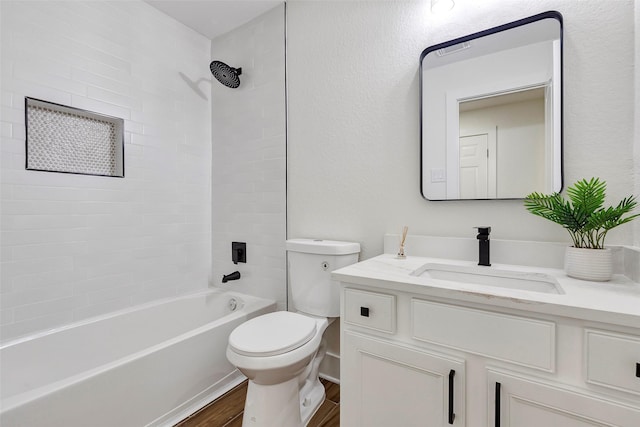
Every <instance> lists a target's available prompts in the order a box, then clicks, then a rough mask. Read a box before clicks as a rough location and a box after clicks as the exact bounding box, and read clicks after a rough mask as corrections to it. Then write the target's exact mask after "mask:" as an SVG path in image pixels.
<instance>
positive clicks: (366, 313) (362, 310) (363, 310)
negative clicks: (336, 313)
mask: <svg viewBox="0 0 640 427" xmlns="http://www.w3.org/2000/svg"><path fill="white" fill-rule="evenodd" d="M360 316H362V317H369V307H360Z"/></svg>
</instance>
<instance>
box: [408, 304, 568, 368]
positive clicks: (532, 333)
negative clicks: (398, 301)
mask: <svg viewBox="0 0 640 427" xmlns="http://www.w3.org/2000/svg"><path fill="white" fill-rule="evenodd" d="M411 310H412V313H411V328H412V336H413V338H414V339H416V340H419V341H427V342H431V343H434V344H438V345H442V346H445V347H450V348H454V349H457V350H462V351H466V352H469V353H474V354H479V355H482V356H486V357H491V358H494V359H498V360H503V361H507V362H510V363H514V364H517V365H522V366H527V367H530V368H534V369H540V370H543V371H547V372H553V371H554V370H555V331H556V325H555V323H553V322H547V321H544V320H537V319H530V318H527V317H519V316H512V315H508V314H501V313H494V312H491V311H485V310H477V309H473V308H468V307H461V306H455V305H450V304H441V303H435V302H430V301H424V300H420V299H416V298H414V299H412V300H411Z"/></svg>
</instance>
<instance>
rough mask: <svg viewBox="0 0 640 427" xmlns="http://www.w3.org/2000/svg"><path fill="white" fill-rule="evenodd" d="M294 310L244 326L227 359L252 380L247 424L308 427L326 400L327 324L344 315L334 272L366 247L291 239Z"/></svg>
mask: <svg viewBox="0 0 640 427" xmlns="http://www.w3.org/2000/svg"><path fill="white" fill-rule="evenodd" d="M286 249H287V253H288V271H289V286H290V289H291V303H292V305H293V307H291V309H292V310H295V312H293V311H277V312H273V313H268V314H264V315H262V316H258V317H255V318H253V319H251V320H248V321H247V322H245V323H243V324H241V325H240V326H238V327H237V328H236V329H234V330H233V332H231V335H229V344H228V346H227V359H229V362H231V363H232V364H233V365H234V366H236V367H237V368H238V369H239V370H240V372H242V373H243V374H244V375H245V376H246V377H247V378H248V379H249V386H248V389H247V398H246V400H245V406H244V414H243V421H242V425H243V427H248V426H252V427H301V426H305V425H306V424H307V423H308V422H309V420H310V419H311V417H312V416H313V414H314V413H315V412H316V410H317V409H318V407H319V406H320V405H321V404H322V402H323V401H324V397H325V393H324V387H323V385H322V384H321V383H320V380H319V378H318V369H319V367H320V363H321V362H322V359H323V357H324V355H325V352H326V345H325V342H324V340H323V334H324V331H325V330H326V329H327V326H329V324H330V323H331V322H333V321H334V320H335V318H337V317H339V316H340V284H339V282H337V281H335V280H332V279H331V272H332V271H333V270H336V269H338V268H341V267H345V266H347V265H349V264H353V263H355V262H357V261H358V254H359V253H360V245H359V244H358V243H351V242H338V241H332V240H317V239H316V240H313V239H291V240H287V242H286Z"/></svg>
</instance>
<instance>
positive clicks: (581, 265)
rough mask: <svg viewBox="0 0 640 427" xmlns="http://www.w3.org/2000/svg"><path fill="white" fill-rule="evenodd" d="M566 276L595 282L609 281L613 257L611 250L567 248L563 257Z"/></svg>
mask: <svg viewBox="0 0 640 427" xmlns="http://www.w3.org/2000/svg"><path fill="white" fill-rule="evenodd" d="M564 271H565V272H566V273H567V276H570V277H574V278H576V279H582V280H593V281H595V282H606V281H607V280H611V276H612V274H613V255H612V252H611V249H585V248H575V247H573V246H569V247H567V250H566V252H565V255H564Z"/></svg>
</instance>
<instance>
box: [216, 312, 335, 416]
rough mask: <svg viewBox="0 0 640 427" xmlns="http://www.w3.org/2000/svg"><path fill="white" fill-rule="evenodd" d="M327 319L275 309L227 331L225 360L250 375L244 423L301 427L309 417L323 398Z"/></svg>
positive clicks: (248, 376) (247, 375)
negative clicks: (320, 373)
mask: <svg viewBox="0 0 640 427" xmlns="http://www.w3.org/2000/svg"><path fill="white" fill-rule="evenodd" d="M329 323H330V322H329V321H328V319H326V318H313V317H311V316H308V315H303V314H299V313H292V312H288V311H277V312H274V313H269V314H265V315H263V316H259V317H256V318H254V319H251V320H249V321H247V322H245V323H243V324H242V325H240V326H238V327H237V328H236V329H235V330H234V331H233V332H232V333H231V335H230V336H229V345H228V346H227V359H229V362H231V363H232V364H233V365H235V366H236V367H237V368H238V369H239V370H240V372H242V373H243V374H244V375H245V376H246V377H247V378H248V379H249V386H248V389H247V397H246V401H245V408H244V415H243V423H242V425H243V426H261V427H267V426H269V427H271V426H273V427H275V426H279V427H289V426H291V427H300V426H302V425H305V424H306V423H307V422H308V421H309V419H311V417H312V416H313V414H314V413H315V411H316V410H317V408H318V407H319V406H320V405H321V404H322V401H323V400H324V387H323V385H322V384H321V383H320V381H319V379H318V367H319V366H320V362H321V361H322V357H323V356H324V346H321V343H322V335H323V333H324V331H325V329H326V328H327V326H328V325H329ZM274 332H275V333H274ZM321 347H323V348H322V350H323V351H322V354H319V349H320V348H321ZM312 361H313V362H314V363H311V362H312Z"/></svg>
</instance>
